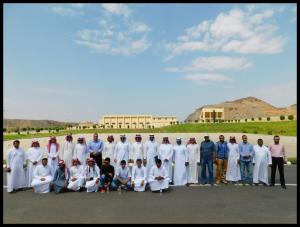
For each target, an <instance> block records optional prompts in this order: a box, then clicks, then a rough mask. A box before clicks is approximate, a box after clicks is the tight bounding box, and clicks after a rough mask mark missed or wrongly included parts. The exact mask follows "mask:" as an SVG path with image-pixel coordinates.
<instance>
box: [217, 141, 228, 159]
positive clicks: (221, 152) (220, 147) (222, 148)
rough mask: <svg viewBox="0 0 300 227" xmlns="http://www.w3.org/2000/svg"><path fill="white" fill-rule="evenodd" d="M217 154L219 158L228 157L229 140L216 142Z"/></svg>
mask: <svg viewBox="0 0 300 227" xmlns="http://www.w3.org/2000/svg"><path fill="white" fill-rule="evenodd" d="M216 156H217V159H222V160H227V159H228V147H227V142H225V141H224V143H221V142H217V143H216Z"/></svg>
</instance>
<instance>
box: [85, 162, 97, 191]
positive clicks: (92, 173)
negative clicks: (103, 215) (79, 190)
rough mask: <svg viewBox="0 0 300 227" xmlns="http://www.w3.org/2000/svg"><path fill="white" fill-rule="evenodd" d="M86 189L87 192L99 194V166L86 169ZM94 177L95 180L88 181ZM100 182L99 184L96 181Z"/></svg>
mask: <svg viewBox="0 0 300 227" xmlns="http://www.w3.org/2000/svg"><path fill="white" fill-rule="evenodd" d="M84 175H85V179H86V183H85V187H86V191H87V192H97V191H98V189H99V185H100V169H99V167H98V166H97V165H94V166H93V167H89V166H86V167H85V174H84ZM91 177H93V180H88V179H89V178H91ZM97 180H98V183H96V181H97Z"/></svg>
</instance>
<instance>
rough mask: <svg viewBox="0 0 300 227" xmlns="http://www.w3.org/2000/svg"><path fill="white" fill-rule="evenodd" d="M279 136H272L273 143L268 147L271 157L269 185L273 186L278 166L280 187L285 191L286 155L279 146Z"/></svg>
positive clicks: (281, 146)
mask: <svg viewBox="0 0 300 227" xmlns="http://www.w3.org/2000/svg"><path fill="white" fill-rule="evenodd" d="M279 140H280V138H279V136H277V135H276V136H274V143H273V144H270V145H269V149H270V151H271V155H272V169H271V185H270V186H274V185H275V174H276V168H277V166H278V170H279V175H280V183H281V187H282V188H284V189H286V186H285V180H284V164H286V163H287V153H286V150H285V147H284V146H283V145H282V144H279Z"/></svg>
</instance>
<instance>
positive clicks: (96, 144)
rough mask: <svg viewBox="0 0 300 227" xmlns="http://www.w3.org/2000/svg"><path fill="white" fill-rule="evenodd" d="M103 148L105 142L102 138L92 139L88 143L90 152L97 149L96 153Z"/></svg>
mask: <svg viewBox="0 0 300 227" xmlns="http://www.w3.org/2000/svg"><path fill="white" fill-rule="evenodd" d="M102 150H103V142H102V141H101V140H98V141H97V142H95V141H90V142H89V144H88V151H89V153H93V152H94V151H96V153H101V152H102Z"/></svg>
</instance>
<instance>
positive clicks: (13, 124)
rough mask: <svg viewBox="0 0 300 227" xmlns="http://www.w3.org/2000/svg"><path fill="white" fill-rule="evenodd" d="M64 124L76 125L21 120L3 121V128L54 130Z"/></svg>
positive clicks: (64, 123)
mask: <svg viewBox="0 0 300 227" xmlns="http://www.w3.org/2000/svg"><path fill="white" fill-rule="evenodd" d="M66 124H71V125H74V126H75V125H78V123H74V122H60V121H52V120H23V119H4V120H3V128H20V129H22V128H28V127H29V128H56V127H65V125H66Z"/></svg>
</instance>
